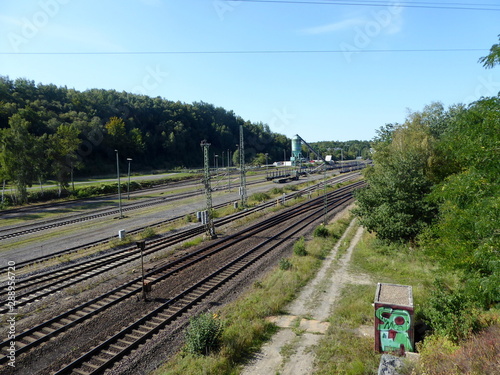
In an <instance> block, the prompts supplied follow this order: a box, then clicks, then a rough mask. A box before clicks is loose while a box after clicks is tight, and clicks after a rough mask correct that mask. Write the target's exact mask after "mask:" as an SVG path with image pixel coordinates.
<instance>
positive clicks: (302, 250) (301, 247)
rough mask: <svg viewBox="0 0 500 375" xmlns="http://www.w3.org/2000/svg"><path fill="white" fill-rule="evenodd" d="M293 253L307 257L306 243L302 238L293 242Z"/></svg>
mask: <svg viewBox="0 0 500 375" xmlns="http://www.w3.org/2000/svg"><path fill="white" fill-rule="evenodd" d="M293 253H294V254H295V255H298V256H306V255H307V250H306V241H305V239H304V237H300V239H299V240H298V241H297V242H295V244H294V245H293Z"/></svg>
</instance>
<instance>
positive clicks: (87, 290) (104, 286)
mask: <svg viewBox="0 0 500 375" xmlns="http://www.w3.org/2000/svg"><path fill="white" fill-rule="evenodd" d="M339 210H340V209H336V210H333V211H332V212H330V215H334V214H335V212H337V211H339ZM269 215H272V214H269ZM297 220H298V219H297ZM311 227H312V226H309V229H310V228H311ZM306 232H307V231H303V233H301V234H300V235H304V233H306ZM271 235H272V231H269V232H262V233H261V234H260V235H259V236H254V237H253V238H250V239H248V240H247V241H245V245H244V246H232V247H231V248H229V249H226V250H224V251H222V252H221V253H220V254H217V255H216V256H212V257H210V258H209V259H207V260H206V261H205V262H202V264H197V265H195V266H194V267H190V268H189V269H188V270H185V271H183V272H179V273H178V274H177V275H175V276H173V277H171V278H169V279H167V280H165V281H163V282H161V283H157V284H155V285H154V286H153V291H152V293H151V294H150V295H149V301H148V302H144V301H140V300H137V299H136V298H130V299H128V300H125V301H123V302H121V303H119V304H118V305H115V306H114V307H112V308H109V309H107V310H106V311H104V312H102V313H100V314H98V315H97V316H95V317H93V318H91V319H89V320H87V321H85V322H84V323H82V324H79V325H77V326H76V327H74V328H72V329H70V330H68V331H67V332H65V333H64V334H60V335H58V336H57V337H55V338H52V339H51V340H49V341H48V342H46V343H45V344H43V345H41V346H40V347H37V348H35V349H34V350H31V351H29V352H28V353H26V354H22V355H19V356H18V358H16V366H17V367H16V370H15V371H11V369H10V368H8V369H2V373H5V374H11V373H12V374H14V373H26V374H49V373H50V372H51V371H53V370H56V369H58V368H60V367H61V366H62V365H63V364H65V363H69V362H70V361H71V360H72V359H73V358H74V357H75V354H74V353H77V352H78V353H80V352H83V351H84V350H85V351H86V350H88V349H90V348H91V347H92V346H93V345H95V344H97V343H98V342H100V341H102V340H104V339H106V338H107V337H108V336H109V335H112V334H114V333H115V332H116V331H118V330H120V329H122V328H123V327H125V326H126V325H128V324H129V323H131V322H133V321H134V320H136V319H137V318H138V317H140V316H142V315H144V314H145V313H146V312H147V311H151V310H153V309H154V308H156V307H157V306H158V305H159V304H160V303H161V302H164V301H165V300H166V299H168V298H169V297H171V296H173V295H175V293H176V292H178V291H181V290H183V289H184V287H185V286H186V285H188V284H189V283H191V282H192V281H193V280H197V279H199V278H201V277H203V275H207V274H209V273H211V272H213V271H214V270H215V269H218V268H219V267H220V266H221V265H222V264H224V263H226V261H228V260H229V259H230V258H234V257H235V256H236V255H237V254H238V253H241V252H243V251H244V250H245V249H248V248H249V247H250V246H253V245H254V244H256V243H258V242H261V241H262V238H268V236H271ZM300 235H295V236H294V237H290V238H288V241H287V244H286V245H281V246H280V247H279V248H277V249H275V250H274V251H273V252H272V253H271V254H269V255H267V256H266V257H264V258H263V259H262V260H261V261H259V262H257V263H256V264H254V265H252V266H251V267H249V268H248V269H247V270H245V271H244V272H242V273H241V274H239V275H238V276H237V277H235V278H234V279H233V280H232V281H231V282H229V283H227V284H225V285H224V286H223V287H221V288H220V289H219V290H218V291H217V292H215V293H214V294H213V295H211V296H210V297H209V298H207V299H205V300H203V301H202V302H201V303H200V304H198V305H197V306H196V307H195V308H193V309H192V311H191V312H190V313H189V314H185V315H184V316H182V317H181V318H180V319H178V320H177V321H175V322H174V323H173V324H171V325H169V326H168V328H167V329H164V330H163V331H161V332H160V333H159V334H157V335H156V338H155V339H154V340H149V341H148V342H146V343H145V344H143V345H142V346H140V347H139V348H138V349H137V350H135V351H134V352H132V353H131V354H130V355H128V356H127V357H125V358H124V359H123V360H122V361H121V362H120V363H119V364H118V365H117V366H115V367H114V368H112V369H111V370H109V371H108V372H109V373H112V374H142V373H144V374H145V373H147V372H149V371H150V370H152V369H154V368H156V367H157V366H158V365H159V364H160V363H161V362H162V361H164V360H165V359H166V358H169V357H170V356H171V355H172V354H173V353H175V352H176V350H178V348H179V347H180V345H181V344H182V334H181V333H182V329H183V328H184V327H185V325H186V324H187V322H188V320H189V316H188V315H193V314H197V313H199V312H201V311H205V310H207V309H216V308H217V307H218V306H220V305H223V304H225V303H227V302H230V301H232V300H234V299H235V298H237V297H238V296H239V295H240V294H241V292H242V291H244V290H246V289H247V288H249V287H250V286H251V285H252V284H253V282H254V281H255V280H257V279H258V278H259V277H261V276H262V275H263V274H264V273H266V272H267V271H269V270H270V269H271V268H272V267H274V266H275V265H276V264H277V263H278V261H279V260H280V259H281V258H282V257H284V256H286V255H288V254H289V253H290V252H291V249H292V244H293V242H294V241H295V240H296V239H297V238H298V237H300ZM193 250H194V249H190V250H189V251H193ZM185 252H186V251H176V252H175V255H176V256H180V255H181V254H183V253H185ZM166 260H167V259H161V260H160V261H158V262H159V263H163V262H165V261H166ZM154 265H155V264H154V263H153V262H147V263H146V264H145V268H152V267H153V266H154ZM139 267H140V263H139V262H135V264H133V265H130V264H129V265H127V266H122V267H119V268H116V269H114V270H112V271H109V272H107V273H106V274H105V275H103V276H101V277H100V278H98V280H91V281H88V282H85V283H82V284H81V285H80V284H79V285H78V286H77V287H75V288H73V290H71V288H70V290H65V291H63V292H61V293H57V294H55V295H53V296H51V297H49V298H47V299H44V300H43V301H40V302H39V303H35V304H32V305H30V306H27V307H26V308H24V309H22V310H21V311H22V313H23V314H26V317H25V318H24V319H22V320H20V321H19V322H18V325H17V327H16V328H17V330H18V332H21V331H23V330H24V329H26V328H28V327H31V326H33V325H34V324H36V323H37V322H41V321H44V320H46V319H47V318H50V317H53V316H55V315H57V314H59V313H61V312H63V311H66V310H67V309H69V308H70V307H74V306H76V305H78V304H80V303H83V302H85V301H87V300H89V299H91V298H93V297H96V296H97V295H99V294H102V293H103V292H105V291H107V290H109V289H111V288H112V287H115V286H118V285H121V284H123V283H124V282H125V281H127V280H128V279H130V278H132V277H137V276H138V275H139V274H140V272H138V271H140V268H139ZM132 269H135V272H132V271H131V270H132ZM2 335H3V336H5V334H4V332H3V331H2ZM4 370H6V371H4Z"/></svg>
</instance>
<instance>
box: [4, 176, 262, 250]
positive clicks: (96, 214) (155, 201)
mask: <svg viewBox="0 0 500 375" xmlns="http://www.w3.org/2000/svg"><path fill="white" fill-rule="evenodd" d="M258 183H261V181H254V182H249V183H247V185H253V184H258ZM202 194H204V190H203V189H196V190H195V191H190V192H185V193H178V194H172V195H170V196H167V197H160V198H150V199H148V200H147V201H146V202H136V203H130V204H127V205H125V206H123V207H122V209H121V212H122V213H123V212H129V211H133V210H139V209H144V208H148V207H152V206H156V205H160V204H164V203H169V202H172V201H177V200H179V199H186V198H191V197H195V196H198V195H202ZM119 214H120V209H117V208H115V207H113V208H102V209H97V210H94V211H93V213H92V214H90V215H89V214H82V213H80V214H74V215H70V216H69V217H68V216H66V217H64V218H54V219H49V220H45V221H43V222H39V223H35V224H33V223H31V224H21V225H16V226H15V227H7V228H0V241H1V240H5V239H9V238H16V237H20V236H23V235H27V234H32V233H36V232H41V231H45V230H48V229H53V228H58V227H63V226H66V225H70V224H77V223H82V222H85V221H90V220H95V219H100V218H103V217H107V216H114V215H119Z"/></svg>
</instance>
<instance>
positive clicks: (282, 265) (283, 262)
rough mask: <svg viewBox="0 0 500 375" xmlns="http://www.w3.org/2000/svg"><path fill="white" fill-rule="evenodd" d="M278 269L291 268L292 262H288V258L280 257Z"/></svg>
mask: <svg viewBox="0 0 500 375" xmlns="http://www.w3.org/2000/svg"><path fill="white" fill-rule="evenodd" d="M279 265H280V270H283V271H286V270H289V269H290V268H292V262H290V261H289V260H288V259H285V258H281V259H280V263H279Z"/></svg>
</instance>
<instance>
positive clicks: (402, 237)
mask: <svg viewBox="0 0 500 375" xmlns="http://www.w3.org/2000/svg"><path fill="white" fill-rule="evenodd" d="M423 118H424V116H423V115H422V114H413V115H412V116H410V117H409V118H408V120H407V122H406V123H405V124H404V125H401V126H399V127H397V128H396V130H394V133H393V134H392V136H391V137H390V138H388V137H387V136H386V137H385V138H384V141H381V142H379V143H377V144H376V145H375V149H376V152H375V154H374V156H373V159H374V161H375V166H374V167H372V168H369V169H368V170H367V171H366V173H365V177H366V180H367V182H368V187H366V188H364V189H359V190H358V191H357V192H356V194H355V196H356V198H357V201H358V207H357V208H356V209H355V210H354V213H355V215H356V216H358V217H359V220H360V223H361V225H363V226H364V227H366V228H367V229H368V230H369V231H372V232H375V233H376V234H377V236H378V237H379V238H381V239H384V240H388V241H412V240H414V239H415V238H416V236H417V235H418V234H420V233H421V232H422V230H423V229H424V228H426V227H427V226H428V225H429V224H430V223H431V222H432V220H433V219H434V217H435V213H436V210H435V206H434V204H433V203H432V202H429V201H428V200H427V199H426V198H427V195H428V194H429V193H430V191H431V188H432V179H431V176H432V169H431V165H432V160H433V157H434V155H435V151H434V150H435V146H434V143H435V139H434V137H433V136H432V135H431V132H430V128H429V124H428V123H427V122H426V121H424V120H423Z"/></svg>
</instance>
